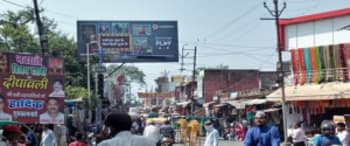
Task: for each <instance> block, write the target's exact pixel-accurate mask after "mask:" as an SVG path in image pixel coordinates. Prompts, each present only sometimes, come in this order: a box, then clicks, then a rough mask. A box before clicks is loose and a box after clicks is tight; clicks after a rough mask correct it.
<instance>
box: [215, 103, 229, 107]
mask: <svg viewBox="0 0 350 146" xmlns="http://www.w3.org/2000/svg"><path fill="white" fill-rule="evenodd" d="M225 105H227V103H220V104H216V105H214V106H215V107H223V106H225Z"/></svg>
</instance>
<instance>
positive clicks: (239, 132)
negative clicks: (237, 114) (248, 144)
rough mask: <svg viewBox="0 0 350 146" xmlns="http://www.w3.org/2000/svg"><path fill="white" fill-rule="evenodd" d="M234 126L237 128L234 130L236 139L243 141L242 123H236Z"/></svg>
mask: <svg viewBox="0 0 350 146" xmlns="http://www.w3.org/2000/svg"><path fill="white" fill-rule="evenodd" d="M236 128H237V131H236V135H237V140H238V141H244V138H245V131H244V127H243V125H242V124H238V125H237V127H236Z"/></svg>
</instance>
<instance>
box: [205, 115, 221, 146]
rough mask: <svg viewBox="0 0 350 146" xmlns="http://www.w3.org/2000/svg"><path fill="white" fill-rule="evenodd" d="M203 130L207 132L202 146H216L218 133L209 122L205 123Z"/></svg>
mask: <svg viewBox="0 0 350 146" xmlns="http://www.w3.org/2000/svg"><path fill="white" fill-rule="evenodd" d="M205 130H206V131H207V137H206V138H205V143H204V146H218V145H219V132H218V131H217V130H216V129H215V128H214V126H213V123H212V122H211V121H210V120H209V121H207V122H205Z"/></svg>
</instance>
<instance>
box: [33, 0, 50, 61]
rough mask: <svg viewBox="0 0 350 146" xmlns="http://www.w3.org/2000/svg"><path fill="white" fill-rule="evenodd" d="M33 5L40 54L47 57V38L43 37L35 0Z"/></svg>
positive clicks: (42, 27)
mask: <svg viewBox="0 0 350 146" xmlns="http://www.w3.org/2000/svg"><path fill="white" fill-rule="evenodd" d="M33 3H34V13H35V18H36V24H37V26H38V32H39V39H40V46H41V52H42V55H43V56H46V55H47V52H46V51H47V49H48V42H47V37H46V35H45V30H44V26H43V23H42V22H41V19H40V13H39V7H38V2H37V0H33Z"/></svg>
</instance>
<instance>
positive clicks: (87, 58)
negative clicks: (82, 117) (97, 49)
mask: <svg viewBox="0 0 350 146" xmlns="http://www.w3.org/2000/svg"><path fill="white" fill-rule="evenodd" d="M96 43H97V41H90V42H88V43H86V65H87V90H88V101H89V106H90V105H91V91H90V90H91V87H90V86H91V83H90V45H91V44H96Z"/></svg>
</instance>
